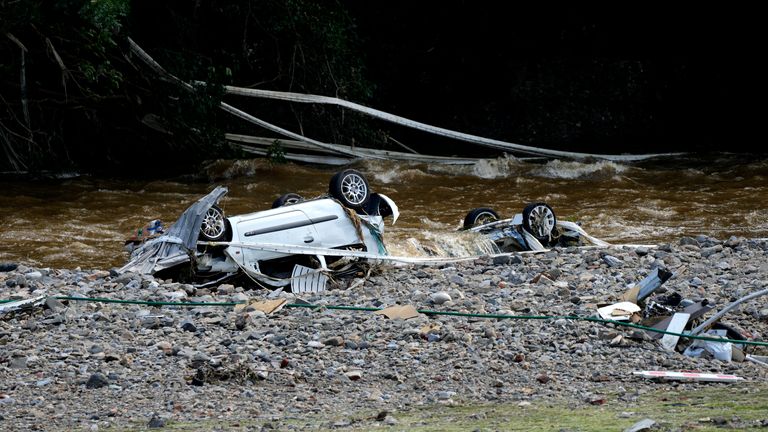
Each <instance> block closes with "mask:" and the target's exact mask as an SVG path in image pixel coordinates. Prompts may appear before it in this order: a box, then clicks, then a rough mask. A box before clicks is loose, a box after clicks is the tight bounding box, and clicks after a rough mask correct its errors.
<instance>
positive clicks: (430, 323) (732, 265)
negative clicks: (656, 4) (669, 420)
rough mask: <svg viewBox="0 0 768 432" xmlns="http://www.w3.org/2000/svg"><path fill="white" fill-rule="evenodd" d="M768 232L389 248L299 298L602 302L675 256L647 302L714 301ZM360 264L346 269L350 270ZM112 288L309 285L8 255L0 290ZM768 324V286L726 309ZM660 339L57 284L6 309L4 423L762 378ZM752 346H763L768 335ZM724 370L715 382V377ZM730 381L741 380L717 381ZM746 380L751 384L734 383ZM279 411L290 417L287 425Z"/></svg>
mask: <svg viewBox="0 0 768 432" xmlns="http://www.w3.org/2000/svg"><path fill="white" fill-rule="evenodd" d="M767 251H768V243H767V242H766V241H764V240H752V239H744V238H730V239H727V240H725V241H722V240H718V239H714V238H710V237H706V236H698V237H696V238H691V237H684V238H682V239H680V241H678V242H675V243H672V244H666V245H661V246H659V247H656V248H638V249H633V248H611V249H577V248H568V249H555V250H552V251H549V252H544V253H539V254H521V255H515V256H513V257H512V258H507V259H500V258H480V259H477V260H475V261H472V262H461V263H455V264H451V265H442V266H421V265H417V266H389V265H384V266H379V267H376V268H375V271H373V272H372V274H371V276H370V277H369V278H368V279H367V280H365V281H364V283H362V284H359V281H358V282H357V283H356V285H355V287H354V288H350V289H344V288H337V289H331V290H329V291H326V292H323V293H319V294H310V295H308V294H302V296H301V300H304V301H307V302H310V303H313V304H317V305H325V306H361V307H379V308H383V307H388V306H393V305H405V304H411V305H413V306H414V307H416V308H417V309H429V310H438V311H452V312H464V313H470V314H512V315H526V316H530V315H547V316H565V315H569V316H570V315H579V316H585V317H587V316H595V314H596V309H597V305H598V304H600V305H603V304H610V303H615V302H618V301H619V297H620V296H621V294H623V293H624V292H625V291H626V290H627V289H628V288H629V287H630V286H632V285H633V284H634V283H637V282H639V281H640V280H642V279H643V277H645V276H646V275H647V274H648V273H649V272H650V271H652V270H653V269H654V268H657V267H661V268H664V269H667V270H670V271H674V272H676V273H677V274H676V276H675V277H673V278H672V279H671V280H669V281H667V282H666V283H665V284H664V285H663V286H662V288H661V289H659V290H658V291H657V292H656V293H655V294H654V295H652V296H651V297H649V298H648V299H646V302H650V301H655V300H659V299H660V298H661V297H662V296H669V295H670V294H673V293H677V294H679V295H680V296H681V297H682V298H683V299H689V300H693V301H700V300H704V299H706V300H707V301H709V302H710V304H712V305H714V309H713V310H712V311H711V312H709V313H708V314H705V315H704V316H703V317H702V319H706V318H707V317H708V316H711V314H713V313H714V312H715V311H717V310H719V309H720V308H722V307H724V306H725V305H727V304H728V303H730V302H732V301H733V300H735V299H738V298H740V297H743V296H745V295H747V294H749V293H752V292H755V291H758V290H761V289H766V288H768V286H767V285H768V254H767ZM355 282H356V281H354V280H352V281H347V282H346V283H348V284H352V283H355ZM41 295H45V296H79V297H103V298H111V299H122V300H141V301H175V302H237V301H243V300H246V299H247V300H249V301H257V300H264V299H267V298H268V296H269V298H285V299H287V302H288V303H295V302H298V300H299V298H298V297H297V296H294V295H293V294H291V293H290V292H283V291H279V292H270V291H268V290H248V289H244V288H242V287H239V286H234V285H221V286H219V287H213V288H208V289H197V288H195V287H193V286H191V285H188V284H181V283H177V282H173V281H170V280H160V279H155V278H153V277H149V276H141V275H135V274H123V275H118V274H116V273H115V272H114V271H112V272H110V271H106V270H81V269H70V270H67V269H49V268H31V267H28V266H26V265H24V264H22V263H2V265H0V299H26V298H32V297H36V296H41ZM722 322H723V323H726V324H728V325H729V326H730V327H731V328H733V329H735V330H736V331H738V332H739V333H741V334H742V335H744V336H746V337H748V338H751V339H755V340H766V339H768V338H767V337H766V334H768V296H766V297H761V298H757V299H755V300H753V301H751V302H749V303H746V304H744V305H742V306H741V307H739V308H738V309H737V310H734V311H732V312H731V313H729V314H728V315H726V316H725V317H724V318H723V320H722ZM687 345H688V343H687V342H681V343H680V344H679V345H678V348H677V351H673V352H666V351H663V350H662V349H661V348H660V346H659V344H658V342H657V340H656V339H653V338H650V337H648V336H647V335H646V334H645V332H643V331H640V330H636V329H631V328H625V327H615V326H611V325H609V326H605V325H600V324H597V323H593V322H587V321H576V320H568V319H563V318H559V319H550V320H533V319H525V320H510V319H488V318H482V317H462V316H449V315H432V316H428V315H425V314H421V315H419V316H418V317H416V318H413V319H408V320H390V319H388V318H386V317H385V316H383V315H379V314H373V313H371V312H366V311H350V310H333V309H328V308H318V309H309V308H298V307H296V308H294V307H283V308H282V309H280V310H278V311H276V312H273V313H271V314H268V315H267V314H265V313H263V312H260V311H255V310H253V309H252V308H251V309H249V308H238V309H235V308H233V307H204V306H197V307H192V308H190V307H176V306H162V307H154V306H151V305H138V304H119V303H99V302H81V301H67V300H55V299H52V298H49V299H48V300H47V301H45V302H44V303H43V304H42V305H40V306H39V307H35V308H32V309H31V310H28V311H19V312H10V313H5V314H3V315H0V429H3V430H35V429H37V430H48V429H52V428H59V429H83V428H85V429H87V430H96V429H98V428H106V427H110V426H112V427H116V426H123V427H124V426H126V425H131V424H133V425H135V424H141V425H145V426H147V427H152V428H160V427H163V426H164V425H165V424H166V422H167V421H169V420H170V421H192V420H195V421H198V420H201V419H230V418H231V419H264V421H268V422H271V423H270V424H276V425H278V426H279V427H280V428H281V429H290V427H291V425H290V423H285V424H282V423H280V422H281V421H284V420H287V419H291V418H300V417H306V416H308V415H312V414H318V413H336V414H339V415H342V416H343V415H344V414H345V413H348V414H349V415H352V413H355V412H359V411H360V410H371V411H374V412H382V413H388V414H385V415H381V416H380V417H381V421H382V422H383V424H385V425H394V424H396V423H397V413H398V412H401V411H404V410H408V409H412V408H415V407H419V406H424V405H434V404H469V403H487V402H492V403H498V402H504V403H521V404H523V403H524V404H527V403H530V402H535V401H541V400H544V401H552V402H561V401H562V402H563V404H564V406H573V405H574V404H576V405H578V404H590V403H591V404H595V403H596V402H594V401H602V400H604V398H605V396H604V395H605V394H611V395H615V396H613V397H618V398H622V399H624V400H626V401H628V402H631V401H633V400H636V399H637V397H638V395H640V394H642V393H645V392H648V391H650V390H651V389H657V388H673V387H677V388H688V387H690V388H695V387H696V386H697V385H702V384H697V383H663V382H662V383H659V382H652V381H644V380H642V379H640V378H637V377H635V376H633V374H632V372H633V371H640V370H698V371H702V372H717V373H728V374H736V375H739V376H742V377H744V378H747V379H748V380H756V381H758V380H763V381H764V380H765V379H766V378H768V368H765V367H763V366H760V365H756V364H754V363H752V362H737V361H733V362H725V361H720V360H716V359H714V358H712V357H711V356H708V355H704V356H702V357H700V358H690V357H686V356H684V355H683V354H682V353H681V352H682V350H684V349H685V347H686V346H687ZM747 350H748V352H749V353H752V354H756V355H765V354H766V353H767V352H768V350H766V349H765V348H762V347H748V348H747ZM710 385H711V384H710ZM718 385H734V384H718ZM738 385H744V384H738ZM276 427H277V426H276Z"/></svg>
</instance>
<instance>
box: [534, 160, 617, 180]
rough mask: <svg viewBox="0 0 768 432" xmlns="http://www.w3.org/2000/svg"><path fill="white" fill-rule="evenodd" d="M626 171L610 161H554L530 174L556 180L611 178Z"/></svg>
mask: <svg viewBox="0 0 768 432" xmlns="http://www.w3.org/2000/svg"><path fill="white" fill-rule="evenodd" d="M627 169H628V167H626V166H624V165H620V164H617V163H615V162H610V161H598V162H574V161H562V160H554V161H550V162H547V163H546V164H544V165H542V166H541V167H538V168H536V169H534V170H533V171H532V174H533V175H537V176H540V177H546V178H558V179H578V178H600V177H605V178H613V177H614V176H615V175H617V174H620V173H623V172H625V171H626V170H627Z"/></svg>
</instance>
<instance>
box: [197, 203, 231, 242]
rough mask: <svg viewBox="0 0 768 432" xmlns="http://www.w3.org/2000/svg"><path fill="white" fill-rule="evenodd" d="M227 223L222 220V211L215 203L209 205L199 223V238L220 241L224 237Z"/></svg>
mask: <svg viewBox="0 0 768 432" xmlns="http://www.w3.org/2000/svg"><path fill="white" fill-rule="evenodd" d="M226 234H227V224H226V223H225V222H224V211H223V210H222V209H221V208H220V207H219V206H217V205H214V206H211V208H209V209H208V211H207V212H205V216H203V223H201V224H200V239H202V240H205V241H221V240H223V239H224V238H225V237H226Z"/></svg>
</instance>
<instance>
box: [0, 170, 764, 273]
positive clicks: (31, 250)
mask: <svg viewBox="0 0 768 432" xmlns="http://www.w3.org/2000/svg"><path fill="white" fill-rule="evenodd" d="M354 168H356V169H358V170H360V171H361V172H363V173H364V174H365V175H366V176H367V178H368V180H369V182H370V186H371V189H372V190H373V191H375V192H380V193H384V194H386V195H388V196H389V197H390V198H392V199H394V200H395V202H396V203H397V204H398V206H399V207H400V212H401V216H400V219H399V220H398V221H397V224H395V225H394V226H391V225H388V226H387V229H386V231H385V233H384V240H385V243H386V244H387V247H388V249H389V251H390V253H391V254H397V255H421V254H424V251H423V249H422V248H421V246H429V248H430V249H433V250H437V251H438V252H439V253H440V254H445V255H462V254H473V253H478V251H477V250H476V245H474V244H473V243H472V241H467V239H466V238H464V237H463V236H462V235H457V233H456V230H457V228H458V227H459V226H460V224H461V221H462V220H463V218H464V215H465V214H466V213H467V211H469V210H470V209H472V208H474V207H483V206H489V207H492V208H494V209H495V210H496V211H497V212H498V213H499V214H500V215H501V216H502V217H512V216H513V215H514V214H515V213H519V212H520V211H522V209H523V207H524V206H525V205H526V204H527V203H530V202H546V203H548V204H550V205H551V206H552V208H553V209H554V211H555V213H556V215H557V217H558V218H562V219H566V220H572V221H577V222H579V223H581V225H582V227H583V228H584V229H585V230H586V231H587V232H589V233H590V234H592V235H593V236H596V237H598V238H601V239H603V240H606V241H609V242H612V243H634V244H658V243H664V242H668V241H674V240H676V239H678V238H679V237H680V236H683V235H691V236H695V235H698V234H705V235H709V236H712V237H716V238H720V239H725V238H728V237H730V236H732V235H736V236H744V237H749V238H754V237H760V238H762V237H768V161H765V160H753V159H750V158H747V157H739V158H736V157H730V156H729V157H726V156H720V157H718V158H707V159H703V158H678V159H675V160H666V161H660V162H652V163H644V164H631V165H623V164H617V163H611V162H587V163H584V162H565V161H550V162H546V163H544V162H541V163H530V162H528V163H525V162H520V161H517V160H515V159H507V158H500V159H493V160H489V161H487V163H482V164H479V165H477V166H474V167H445V166H426V165H410V164H397V163H391V162H380V161H371V162H365V163H362V164H360V165H356V166H354ZM336 171H337V169H331V168H317V167H308V166H300V165H292V164H288V165H277V166H272V165H270V164H269V163H268V162H266V161H264V160H240V161H217V162H215V163H213V164H211V165H210V166H208V167H207V168H206V169H205V171H204V172H203V173H201V174H200V175H199V176H196V177H194V178H192V177H190V178H187V179H174V180H153V181H139V180H130V181H128V180H114V179H101V178H92V177H86V176H75V177H71V178H64V179H57V180H46V181H7V180H6V181H0V186H2V190H3V193H2V205H0V220H1V221H2V225H0V261H11V262H24V263H28V264H32V265H36V266H49V267H66V268H74V267H78V266H79V267H81V268H105V269H107V268H111V267H116V266H120V265H122V264H123V263H124V262H125V260H126V258H127V253H126V252H124V251H123V241H124V239H125V238H127V237H128V236H130V235H131V233H132V232H133V231H134V230H135V229H136V228H138V227H141V226H143V225H144V224H145V223H146V222H148V221H149V220H152V219H156V218H159V219H161V220H163V221H164V223H165V225H166V227H167V226H168V225H169V224H170V223H172V222H173V221H174V220H175V219H176V217H178V215H179V214H180V213H181V212H182V211H183V210H184V209H185V208H187V207H188V206H189V205H190V204H191V203H193V202H194V201H195V200H197V199H198V198H200V197H201V196H203V195H204V194H206V193H208V192H209V191H210V190H212V189H213V188H214V187H215V186H216V185H224V186H227V187H228V188H229V193H228V195H227V196H226V197H225V198H224V200H223V201H222V207H223V208H224V210H225V212H227V213H228V214H240V213H247V212H253V211H258V210H264V209H268V208H269V207H270V205H271V203H272V201H273V200H274V199H275V198H276V197H277V196H279V195H281V194H283V193H287V192H295V193H299V194H301V195H303V196H305V197H314V196H319V195H321V194H324V193H326V192H327V189H328V181H329V179H330V177H331V176H332V175H333V174H334V173H335V172H336ZM388 221H390V220H389V219H388Z"/></svg>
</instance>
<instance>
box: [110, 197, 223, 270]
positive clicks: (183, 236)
mask: <svg viewBox="0 0 768 432" xmlns="http://www.w3.org/2000/svg"><path fill="white" fill-rule="evenodd" d="M228 191H229V190H228V189H227V188H226V187H224V186H217V187H216V188H215V189H214V190H212V191H211V192H210V193H209V194H208V195H206V196H204V197H202V198H200V199H199V200H197V202H195V203H194V204H192V205H191V206H189V207H188V208H187V209H186V210H184V212H183V213H182V214H181V216H179V219H177V220H176V222H174V223H173V225H171V227H170V228H169V229H168V231H166V232H165V234H163V235H161V236H159V237H157V238H154V239H152V240H149V241H147V242H146V243H144V244H142V245H141V246H139V247H138V248H136V250H135V251H134V252H133V253H132V254H131V261H130V262H128V264H126V265H125V266H123V267H122V268H120V269H119V270H118V271H119V272H121V273H122V272H136V273H143V274H153V273H154V272H156V271H160V270H163V269H166V268H169V267H172V266H174V265H177V264H180V263H182V262H184V261H186V260H189V257H190V256H193V255H194V253H195V251H196V249H197V238H198V236H199V235H200V225H201V224H202V223H203V217H204V216H205V213H206V212H208V209H210V208H211V207H212V206H213V205H214V204H216V203H217V202H218V201H219V200H220V199H221V198H222V197H223V196H224V195H226V194H227V192H228Z"/></svg>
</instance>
